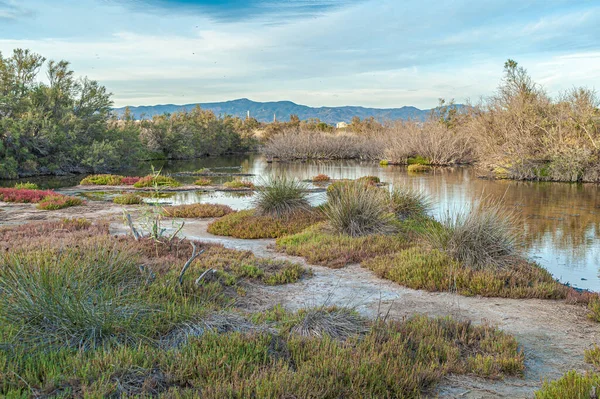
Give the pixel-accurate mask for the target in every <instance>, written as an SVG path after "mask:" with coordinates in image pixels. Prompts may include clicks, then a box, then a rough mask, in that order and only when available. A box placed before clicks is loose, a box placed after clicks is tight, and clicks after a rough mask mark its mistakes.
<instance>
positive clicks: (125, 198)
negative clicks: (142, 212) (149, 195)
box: [113, 193, 144, 205]
mask: <svg viewBox="0 0 600 399" xmlns="http://www.w3.org/2000/svg"><path fill="white" fill-rule="evenodd" d="M113 202H114V203H115V204H119V205H137V204H143V203H144V200H143V199H142V197H140V196H139V195H137V194H134V193H127V194H121V195H117V196H116V197H115V198H113Z"/></svg>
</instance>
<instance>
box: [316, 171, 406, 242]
mask: <svg viewBox="0 0 600 399" xmlns="http://www.w3.org/2000/svg"><path fill="white" fill-rule="evenodd" d="M334 190H335V191H333V190H332V191H331V192H330V193H329V194H330V195H329V199H328V201H327V203H326V204H325V205H324V207H323V212H324V213H325V216H326V217H327V220H328V221H329V225H330V226H331V228H332V229H333V231H335V232H336V233H342V234H347V235H350V236H352V237H358V236H363V235H368V234H386V233H391V232H393V231H395V227H394V223H393V221H394V215H393V214H392V213H390V211H389V206H388V201H387V198H386V193H385V192H384V191H383V190H380V189H377V188H369V187H368V186H367V185H366V184H361V183H358V182H355V183H352V184H342V185H339V186H337V187H336V188H335V189H334ZM334 193H335V194H334Z"/></svg>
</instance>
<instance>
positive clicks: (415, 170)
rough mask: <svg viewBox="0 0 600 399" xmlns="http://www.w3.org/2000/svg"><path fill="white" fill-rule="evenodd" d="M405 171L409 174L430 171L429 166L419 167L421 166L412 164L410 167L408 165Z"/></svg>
mask: <svg viewBox="0 0 600 399" xmlns="http://www.w3.org/2000/svg"><path fill="white" fill-rule="evenodd" d="M407 170H408V171H409V172H410V173H423V172H429V171H430V170H431V166H429V165H421V164H412V165H408V168H407Z"/></svg>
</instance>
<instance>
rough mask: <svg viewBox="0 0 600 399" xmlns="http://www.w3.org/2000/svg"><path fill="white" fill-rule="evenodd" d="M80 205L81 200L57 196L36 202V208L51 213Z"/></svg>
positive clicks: (49, 196) (50, 196)
mask: <svg viewBox="0 0 600 399" xmlns="http://www.w3.org/2000/svg"><path fill="white" fill-rule="evenodd" d="M82 204H83V200H82V199H81V198H77V197H70V196H67V195H60V194H57V195H48V196H47V197H44V199H42V200H41V201H40V202H38V204H37V208H38V209H41V210H45V211H53V210H57V209H63V208H69V207H71V206H78V205H82Z"/></svg>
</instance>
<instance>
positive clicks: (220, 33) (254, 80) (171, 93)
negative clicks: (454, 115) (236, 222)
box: [0, 0, 600, 108]
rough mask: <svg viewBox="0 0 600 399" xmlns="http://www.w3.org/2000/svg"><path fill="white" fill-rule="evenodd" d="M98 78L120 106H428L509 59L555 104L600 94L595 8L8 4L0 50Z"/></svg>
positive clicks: (45, 0) (140, 1)
mask: <svg viewBox="0 0 600 399" xmlns="http://www.w3.org/2000/svg"><path fill="white" fill-rule="evenodd" d="M15 48H28V49H31V50H33V51H35V52H37V53H40V54H42V55H43V56H44V57H46V58H47V59H55V60H58V59H65V60H68V61H70V62H71V65H72V68H73V69H74V70H75V72H76V74H77V75H79V76H88V77H89V78H91V79H95V80H98V81H100V83H102V84H103V85H105V86H106V87H107V88H108V89H109V91H111V92H112V93H113V100H114V102H115V106H125V105H154V104H168V103H172V104H188V103H195V102H216V101H226V100H232V99H237V98H250V99H252V100H255V101H278V100H290V101H294V102H296V103H300V104H306V105H310V106H342V105H362V106H369V107H381V108H391V107H401V106H404V105H413V106H417V107H419V108H431V107H433V106H435V105H437V102H438V99H439V98H445V99H455V100H456V102H459V103H462V102H466V101H467V100H470V101H471V102H476V101H477V100H478V99H480V98H482V97H486V96H489V95H491V94H493V93H494V91H495V90H496V89H497V87H498V84H499V83H500V80H501V78H502V69H503V64H504V61H506V59H508V58H511V59H514V60H516V61H518V62H519V64H520V65H522V66H524V67H525V68H527V70H528V71H529V73H530V74H531V75H532V77H533V78H534V80H535V81H537V82H538V83H540V84H541V85H542V86H543V87H544V88H545V89H546V91H547V92H548V93H549V94H550V95H552V96H558V95H560V93H562V92H564V91H565V90H568V89H570V88H572V87H575V86H586V87H589V88H592V89H600V1H598V0H595V1H585V0H577V1H574V0H569V1H559V0H545V1H527V0H486V1H481V0H478V1H460V0H455V1H440V0H435V1H430V0H420V1H401V0H284V1H274V0H224V1H216V0H173V1H168V0H52V1H50V0H0V52H2V54H3V56H5V57H6V56H9V55H10V53H12V51H13V49H15Z"/></svg>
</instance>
